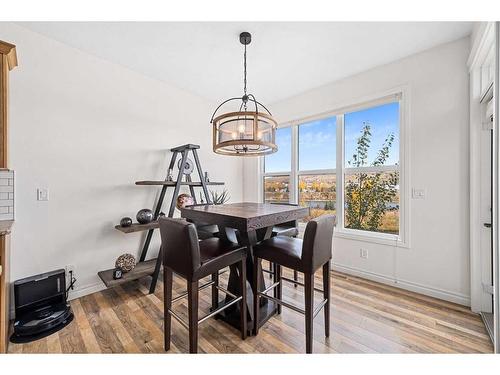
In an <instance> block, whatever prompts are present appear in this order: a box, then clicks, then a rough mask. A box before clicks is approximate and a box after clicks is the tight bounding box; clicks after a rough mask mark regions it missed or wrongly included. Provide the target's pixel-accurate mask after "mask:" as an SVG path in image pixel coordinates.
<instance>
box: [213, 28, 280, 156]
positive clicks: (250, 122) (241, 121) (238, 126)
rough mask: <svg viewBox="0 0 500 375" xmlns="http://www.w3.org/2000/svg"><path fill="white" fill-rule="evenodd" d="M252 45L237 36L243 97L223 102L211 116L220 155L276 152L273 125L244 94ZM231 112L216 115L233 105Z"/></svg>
mask: <svg viewBox="0 0 500 375" xmlns="http://www.w3.org/2000/svg"><path fill="white" fill-rule="evenodd" d="M251 41H252V36H251V35H250V33H248V32H243V33H241V34H240V43H241V44H243V45H244V46H245V52H244V54H243V70H244V72H243V77H244V78H243V96H242V97H234V98H230V99H227V100H225V101H223V102H222V103H221V104H220V105H219V106H218V107H217V109H216V110H215V112H214V114H213V115H212V119H211V120H210V123H211V124H212V125H213V149H214V152H215V153H217V154H221V155H234V156H260V155H267V154H272V153H273V152H276V151H278V147H277V146H276V139H275V135H276V127H277V122H276V121H275V120H274V119H273V117H272V115H271V112H269V110H268V109H267V108H266V107H265V106H264V105H263V104H261V103H259V102H258V101H257V99H255V96H254V95H253V94H248V93H247V45H249V44H250V42H251ZM235 102H236V103H238V106H233V110H229V111H227V112H224V113H222V114H219V115H217V112H218V111H219V109H221V108H222V107H229V104H228V103H231V104H233V105H234V104H235Z"/></svg>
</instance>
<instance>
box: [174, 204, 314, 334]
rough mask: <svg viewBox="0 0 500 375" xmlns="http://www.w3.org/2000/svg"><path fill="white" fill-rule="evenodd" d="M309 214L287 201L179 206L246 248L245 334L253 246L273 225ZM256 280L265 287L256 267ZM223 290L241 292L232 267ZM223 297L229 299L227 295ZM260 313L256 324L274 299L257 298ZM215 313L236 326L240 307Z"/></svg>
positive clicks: (271, 312) (264, 317)
mask: <svg viewBox="0 0 500 375" xmlns="http://www.w3.org/2000/svg"><path fill="white" fill-rule="evenodd" d="M308 215H309V207H301V206H298V205H289V204H268V203H254V202H242V203H229V204H218V205H215V204H208V205H194V206H186V207H184V208H181V216H182V217H183V218H185V219H188V220H191V221H192V222H194V223H204V224H212V225H214V224H215V225H217V226H218V229H219V232H218V236H219V238H221V239H222V240H226V241H231V242H237V243H238V244H240V245H242V246H246V247H247V251H248V252H247V260H246V265H247V270H246V271H247V272H246V275H247V283H248V284H247V305H246V309H247V317H248V327H249V329H248V330H249V332H248V333H249V334H251V333H252V331H253V330H252V327H253V326H254V322H255V317H254V316H253V293H254V292H255V291H254V290H253V285H252V280H253V250H252V249H253V246H255V245H257V244H258V243H260V242H261V241H263V240H266V239H268V238H270V237H271V235H272V232H273V227H274V226H276V225H279V224H283V223H287V222H290V221H294V220H299V219H302V218H304V217H306V216H308ZM258 277H259V279H260V281H259V285H260V289H261V290H260V291H261V292H262V291H263V290H264V289H265V283H264V274H263V271H262V267H260V274H259V275H258ZM227 290H228V291H229V292H230V293H231V294H233V295H241V291H240V287H239V281H238V269H237V267H235V266H232V267H230V269H229V280H228V285H227ZM215 298H216V300H215V301H214V300H212V309H215V308H217V306H216V305H214V304H217V305H218V304H221V305H222V304H224V303H225V302H227V301H222V302H219V301H218V298H217V297H215ZM226 298H230V297H229V296H227V297H226ZM260 303H261V308H260V316H259V317H257V321H258V323H259V326H261V325H262V324H264V323H265V322H266V321H267V320H268V319H269V318H270V317H271V316H273V315H274V314H276V313H277V311H278V309H277V305H276V303H275V302H273V301H270V300H267V299H266V298H262V299H261V300H260ZM231 307H232V308H228V309H226V310H224V311H223V312H222V313H220V314H218V316H217V318H218V319H221V320H223V321H225V322H227V323H229V324H230V325H232V326H234V327H235V328H238V329H239V325H240V310H239V309H240V306H239V304H235V305H234V306H231Z"/></svg>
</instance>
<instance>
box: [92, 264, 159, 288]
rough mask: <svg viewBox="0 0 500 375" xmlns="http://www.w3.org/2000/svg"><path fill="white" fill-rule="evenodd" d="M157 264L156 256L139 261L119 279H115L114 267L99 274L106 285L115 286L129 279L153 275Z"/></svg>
mask: <svg viewBox="0 0 500 375" xmlns="http://www.w3.org/2000/svg"><path fill="white" fill-rule="evenodd" d="M155 265H156V258H155V259H150V260H146V261H144V262H139V263H137V265H136V266H135V268H134V269H133V270H132V271H130V272H127V273H124V274H123V276H122V278H121V279H117V280H115V279H113V270H114V268H111V269H109V270H105V271H100V272H98V273H97V274H98V275H99V277H100V278H101V280H102V282H103V283H104V285H106V287H108V288H112V287H114V286H117V285H120V284H123V283H126V282H127V281H132V280H137V279H140V278H141V277H145V276H151V275H152V274H153V272H154V270H155Z"/></svg>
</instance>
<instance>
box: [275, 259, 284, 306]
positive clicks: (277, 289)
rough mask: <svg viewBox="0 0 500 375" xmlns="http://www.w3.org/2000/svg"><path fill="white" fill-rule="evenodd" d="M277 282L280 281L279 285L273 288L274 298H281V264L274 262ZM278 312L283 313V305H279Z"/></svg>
mask: <svg viewBox="0 0 500 375" xmlns="http://www.w3.org/2000/svg"><path fill="white" fill-rule="evenodd" d="M273 281H274V282H275V283H276V282H278V281H279V282H280V283H279V284H278V286H277V287H275V288H274V290H273V295H274V298H277V299H279V300H281V296H282V294H283V284H282V283H281V265H279V264H278V263H274V280H273ZM278 314H281V305H278Z"/></svg>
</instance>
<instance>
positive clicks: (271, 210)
mask: <svg viewBox="0 0 500 375" xmlns="http://www.w3.org/2000/svg"><path fill="white" fill-rule="evenodd" d="M307 215H309V208H308V207H300V206H290V205H280V204H266V203H253V202H242V203H229V204H221V205H204V206H190V207H185V208H182V209H181V216H182V217H184V218H186V219H191V220H193V221H200V222H204V223H210V224H217V225H221V226H225V227H230V228H234V229H238V230H240V231H243V232H248V231H251V230H256V229H260V228H267V227H270V226H274V225H277V224H282V223H286V222H288V221H292V220H297V219H301V218H303V217H306V216H307Z"/></svg>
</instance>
